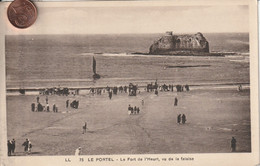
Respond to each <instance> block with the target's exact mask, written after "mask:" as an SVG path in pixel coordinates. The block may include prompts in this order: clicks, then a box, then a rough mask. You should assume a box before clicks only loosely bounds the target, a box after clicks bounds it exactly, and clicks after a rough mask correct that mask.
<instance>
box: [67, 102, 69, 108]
mask: <svg viewBox="0 0 260 166" xmlns="http://www.w3.org/2000/svg"><path fill="white" fill-rule="evenodd" d="M68 107H69V100H67V101H66V108H68Z"/></svg>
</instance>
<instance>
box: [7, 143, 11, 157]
mask: <svg viewBox="0 0 260 166" xmlns="http://www.w3.org/2000/svg"><path fill="white" fill-rule="evenodd" d="M7 150H8V153H7V154H8V156H11V152H12V143H11V141H10V140H8V141H7Z"/></svg>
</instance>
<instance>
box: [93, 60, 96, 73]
mask: <svg viewBox="0 0 260 166" xmlns="http://www.w3.org/2000/svg"><path fill="white" fill-rule="evenodd" d="M93 73H94V74H96V59H95V57H94V56H93Z"/></svg>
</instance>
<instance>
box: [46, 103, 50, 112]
mask: <svg viewBox="0 0 260 166" xmlns="http://www.w3.org/2000/svg"><path fill="white" fill-rule="evenodd" d="M46 110H47V112H50V106H49V104H48V103H47V105H46Z"/></svg>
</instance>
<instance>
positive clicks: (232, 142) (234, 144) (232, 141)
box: [231, 137, 237, 152]
mask: <svg viewBox="0 0 260 166" xmlns="http://www.w3.org/2000/svg"><path fill="white" fill-rule="evenodd" d="M236 144H237V140H236V139H235V137H232V139H231V152H235V151H236V146H237V145H236Z"/></svg>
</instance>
